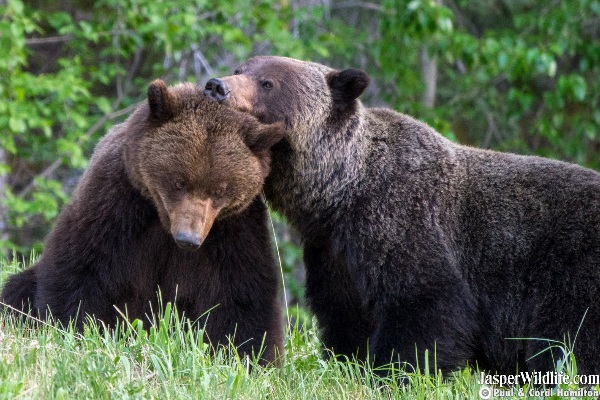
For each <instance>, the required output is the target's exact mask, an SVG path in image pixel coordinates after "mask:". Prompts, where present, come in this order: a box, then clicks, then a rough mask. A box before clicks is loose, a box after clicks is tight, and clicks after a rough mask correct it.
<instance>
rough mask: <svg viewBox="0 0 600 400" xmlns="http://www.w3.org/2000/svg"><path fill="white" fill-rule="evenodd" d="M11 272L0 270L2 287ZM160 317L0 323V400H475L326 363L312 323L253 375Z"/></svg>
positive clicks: (290, 333) (435, 378)
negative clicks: (276, 364)
mask: <svg viewBox="0 0 600 400" xmlns="http://www.w3.org/2000/svg"><path fill="white" fill-rule="evenodd" d="M19 269H20V266H19V265H17V264H16V263H13V264H9V263H6V262H1V261H0V285H1V284H2V282H3V281H4V280H5V279H6V277H7V276H8V274H9V273H14V272H16V271H17V270H19ZM161 316H162V317H161V318H160V319H158V320H156V321H154V322H153V323H152V324H151V326H150V327H149V329H148V330H144V329H143V327H142V324H141V323H140V322H138V321H134V322H133V323H123V324H121V325H119V326H118V327H117V328H116V329H115V330H107V329H102V327H100V326H98V325H97V324H94V323H90V324H88V325H87V326H86V328H85V330H84V331H83V332H82V333H77V332H75V331H74V330H73V329H72V328H64V329H63V328H58V327H56V326H54V325H42V326H39V325H37V326H34V324H32V323H30V322H28V321H25V322H23V321H22V320H14V319H12V318H11V317H10V316H9V315H7V314H6V313H5V312H3V313H1V314H0V398H3V399H13V398H17V399H18V398H39V399H128V398H143V399H146V398H156V399H213V398H214V399H229V398H240V399H302V400H304V399H478V398H479V394H478V393H479V390H480V389H481V386H480V385H479V384H478V383H477V377H478V373H477V372H475V373H474V372H473V371H471V370H470V369H465V370H463V371H459V372H456V373H454V374H453V375H452V376H449V377H442V376H441V375H440V374H438V373H436V371H435V370H433V366H431V370H428V368H429V366H426V367H425V368H424V370H425V372H423V373H422V374H414V373H413V374H411V373H405V372H404V371H401V370H390V371H389V372H390V373H389V374H388V375H385V376H383V377H382V376H380V375H381V374H376V373H374V371H373V370H372V369H371V368H370V367H369V366H365V365H361V364H360V363H357V362H354V361H346V362H341V361H337V360H335V359H333V358H329V359H327V358H324V357H323V356H322V347H321V345H320V342H319V340H318V336H317V333H316V331H315V328H314V326H315V324H314V323H313V324H302V323H301V322H298V321H299V320H296V322H295V323H294V325H293V326H288V327H287V335H286V341H285V351H286V353H285V359H284V364H283V366H282V368H281V369H277V368H262V367H258V366H257V363H256V362H255V360H252V359H248V358H240V357H239V356H238V355H237V354H236V352H235V349H234V348H228V349H227V348H226V349H221V350H217V351H216V352H215V351H212V350H211V349H210V347H209V346H208V345H207V344H205V343H203V342H202V340H201V339H202V331H201V330H193V329H189V326H188V322H187V321H186V320H182V319H180V318H179V316H178V315H177V313H176V311H175V310H173V309H171V307H170V305H169V304H167V305H165V307H164V309H163V310H162V312H161ZM286 321H288V319H286ZM569 357H570V358H569V360H571V359H572V357H573V355H572V354H571V353H569ZM569 360H567V361H569ZM573 360H574V359H573ZM573 364H574V362H573V363H571V364H570V365H569V366H568V368H570V372H572V369H573ZM563 367H564V366H563ZM398 378H405V379H404V380H401V379H398ZM399 382H406V383H407V384H403V383H399Z"/></svg>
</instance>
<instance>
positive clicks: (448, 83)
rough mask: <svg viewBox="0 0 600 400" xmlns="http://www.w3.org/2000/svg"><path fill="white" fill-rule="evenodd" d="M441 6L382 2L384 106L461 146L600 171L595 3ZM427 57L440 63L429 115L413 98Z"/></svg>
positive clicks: (425, 1) (426, 0)
mask: <svg viewBox="0 0 600 400" xmlns="http://www.w3.org/2000/svg"><path fill="white" fill-rule="evenodd" d="M443 4H444V5H442V2H439V1H434V0H414V1H403V0H385V1H384V2H383V5H384V7H385V11H384V12H382V13H381V14H380V16H381V19H380V25H379V35H380V36H379V38H380V42H379V45H378V46H377V47H376V48H374V50H373V57H374V58H375V59H376V60H377V61H378V62H379V63H380V67H381V70H383V71H384V72H383V74H382V78H383V80H384V82H391V83H392V84H391V85H389V84H388V85H384V87H388V88H392V89H391V90H387V91H385V93H384V96H386V98H387V99H388V100H389V101H390V103H392V104H393V105H394V106H396V107H397V108H398V109H400V110H403V111H405V112H408V113H411V114H415V115H416V116H417V117H420V118H424V119H426V120H428V121H430V122H431V123H432V124H433V125H434V126H435V127H437V128H438V129H440V130H441V131H442V132H444V133H449V132H447V131H448V130H450V131H452V134H453V137H456V138H458V140H460V141H461V142H464V143H468V144H473V145H477V146H483V147H493V148H497V149H500V150H509V151H515V152H520V153H525V154H531V153H537V154H539V155H543V156H547V157H554V158H560V159H564V160H568V161H572V162H577V163H580V164H583V165H586V166H589V167H592V168H596V169H600V153H599V152H598V149H599V147H600V142H599V141H598V127H599V123H600V119H599V117H600V115H599V113H598V112H597V111H596V110H597V109H598V108H599V106H600V103H599V102H600V95H598V93H600V92H599V90H598V89H600V87H599V86H598V85H599V82H600V80H599V79H598V76H599V75H600V56H599V54H600V42H599V41H598V40H597V38H598V30H599V24H598V15H599V12H600V3H599V2H598V1H596V0H578V1H569V2H549V3H547V2H532V1H514V2H491V1H487V2H482V3H473V2H467V1H449V2H443ZM423 51H426V52H427V53H428V54H429V55H430V57H436V59H437V62H438V70H439V76H438V81H437V85H438V92H437V94H438V95H437V99H436V100H437V104H438V105H437V106H436V107H434V108H433V109H426V108H424V107H423V106H422V105H421V104H420V101H419V100H420V99H419V97H418V96H419V95H420V94H421V93H422V91H423V85H424V82H423V77H422V74H421V71H420V68H421V63H420V60H421V59H420V54H421V52H423ZM399 54H401V55H402V57H401V58H399V57H398V55H399ZM444 121H445V122H444ZM440 122H442V123H441V124H440Z"/></svg>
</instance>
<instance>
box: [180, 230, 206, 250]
mask: <svg viewBox="0 0 600 400" xmlns="http://www.w3.org/2000/svg"><path fill="white" fill-rule="evenodd" d="M174 239H175V243H177V246H179V247H180V248H182V249H184V250H196V249H198V248H199V247H200V245H202V239H200V236H198V235H195V234H193V233H189V232H177V234H176V235H175V236H174Z"/></svg>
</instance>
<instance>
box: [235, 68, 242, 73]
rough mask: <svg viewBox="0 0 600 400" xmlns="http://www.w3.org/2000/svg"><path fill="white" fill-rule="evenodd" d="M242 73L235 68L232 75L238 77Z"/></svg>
mask: <svg viewBox="0 0 600 400" xmlns="http://www.w3.org/2000/svg"><path fill="white" fill-rule="evenodd" d="M241 73H242V70H241V69H240V68H236V69H235V71H233V74H234V75H240V74H241Z"/></svg>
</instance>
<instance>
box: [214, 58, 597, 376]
mask: <svg viewBox="0 0 600 400" xmlns="http://www.w3.org/2000/svg"><path fill="white" fill-rule="evenodd" d="M368 83H369V78H368V76H367V75H366V74H365V73H364V72H362V71H359V70H355V69H347V70H343V71H338V70H334V69H331V68H329V67H326V66H323V65H320V64H315V63H309V62H302V61H298V60H293V59H288V58H282V57H255V58H252V59H250V60H249V61H247V62H245V63H244V64H242V65H241V66H239V67H238V68H237V69H236V71H235V74H234V75H232V76H228V77H225V78H222V79H214V80H211V81H209V82H208V83H207V85H206V89H205V93H207V94H209V95H211V96H212V97H214V98H216V99H217V100H219V101H221V102H223V103H226V104H230V105H231V106H233V107H236V108H238V109H239V110H242V111H246V112H250V113H251V114H253V115H255V116H257V117H258V118H259V120H261V121H262V122H269V123H273V122H278V121H280V122H283V123H285V125H286V127H287V130H288V134H287V137H286V139H284V140H283V141H282V142H281V143H279V144H277V145H276V146H275V147H274V148H273V162H272V169H271V175H270V176H269V178H268V179H267V181H266V184H265V192H266V195H267V200H269V201H270V202H271V203H272V205H273V207H274V208H275V209H276V210H278V211H280V212H281V213H282V214H283V215H285V216H286V217H287V218H288V219H289V221H290V222H291V223H292V224H293V225H294V226H295V227H296V228H297V229H298V230H299V232H300V234H301V236H302V238H303V240H304V258H305V262H306V268H307V277H306V278H307V283H306V285H307V286H306V294H307V298H308V301H309V303H310V305H311V307H312V310H313V311H314V313H315V314H316V316H317V318H318V321H319V325H320V326H321V328H322V335H323V336H322V337H323V341H324V343H325V345H326V346H328V347H330V348H332V349H333V350H334V351H335V352H336V353H343V354H358V355H359V356H364V355H365V351H366V350H368V351H369V352H370V355H371V357H373V356H375V357H376V361H377V363H379V364H381V363H385V362H387V361H389V360H390V357H393V358H394V359H396V360H397V359H398V358H399V359H400V360H402V361H407V362H409V363H411V364H412V365H416V363H417V361H418V362H419V366H421V367H423V365H425V364H424V353H425V350H429V355H430V357H431V358H430V360H429V365H433V354H434V351H435V353H436V355H437V359H436V360H437V365H438V367H440V368H441V369H443V370H446V371H447V370H452V369H456V368H460V367H463V366H465V364H467V363H470V364H471V365H474V364H475V363H476V362H477V363H478V365H479V367H481V368H483V369H485V370H489V371H498V372H504V373H512V372H515V371H516V370H517V369H519V370H538V371H545V370H552V369H553V368H554V362H553V356H554V360H555V361H556V360H558V359H560V358H561V357H562V356H563V355H562V353H561V352H560V351H558V350H557V349H554V351H548V352H545V353H543V354H541V355H538V356H535V355H536V354H537V353H538V352H539V351H540V350H542V349H544V348H547V347H548V346H549V343H548V342H547V341H541V340H524V339H522V338H546V339H553V340H558V341H567V342H569V341H570V342H571V343H574V342H575V337H576V335H577V332H578V328H579V326H580V324H581V322H582V320H583V323H582V324H581V330H580V331H579V333H578V335H577V341H576V342H575V343H576V344H575V354H576V356H577V361H578V363H577V364H578V367H579V371H580V372H582V373H592V372H593V373H599V372H600V328H599V326H600V174H598V173H596V172H594V171H592V170H589V169H584V168H581V167H578V166H576V165H572V164H567V163H563V162H559V161H552V160H547V159H543V158H538V157H523V156H518V155H513V154H503V153H497V152H492V151H485V150H479V149H474V148H468V147H464V146H460V145H457V144H454V143H451V142H450V141H448V140H446V139H445V138H443V137H442V136H441V135H439V134H438V133H437V132H435V131H434V130H433V129H431V128H430V127H429V126H427V125H426V124H424V123H421V122H419V121H416V120H414V119H412V118H410V117H409V116H406V115H403V114H399V113H397V112H394V111H391V110H388V109H378V108H372V109H369V108H365V107H364V106H363V105H362V104H361V103H360V101H359V100H357V98H358V96H359V95H360V94H361V93H362V92H363V90H364V89H365V88H366V87H367V85H368ZM586 311H587V315H586ZM584 315H585V319H584ZM509 338H521V339H518V340H510V339H509ZM367 346H368V347H367ZM415 348H416V350H417V352H418V355H416V352H415ZM534 356H535V357H534Z"/></svg>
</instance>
